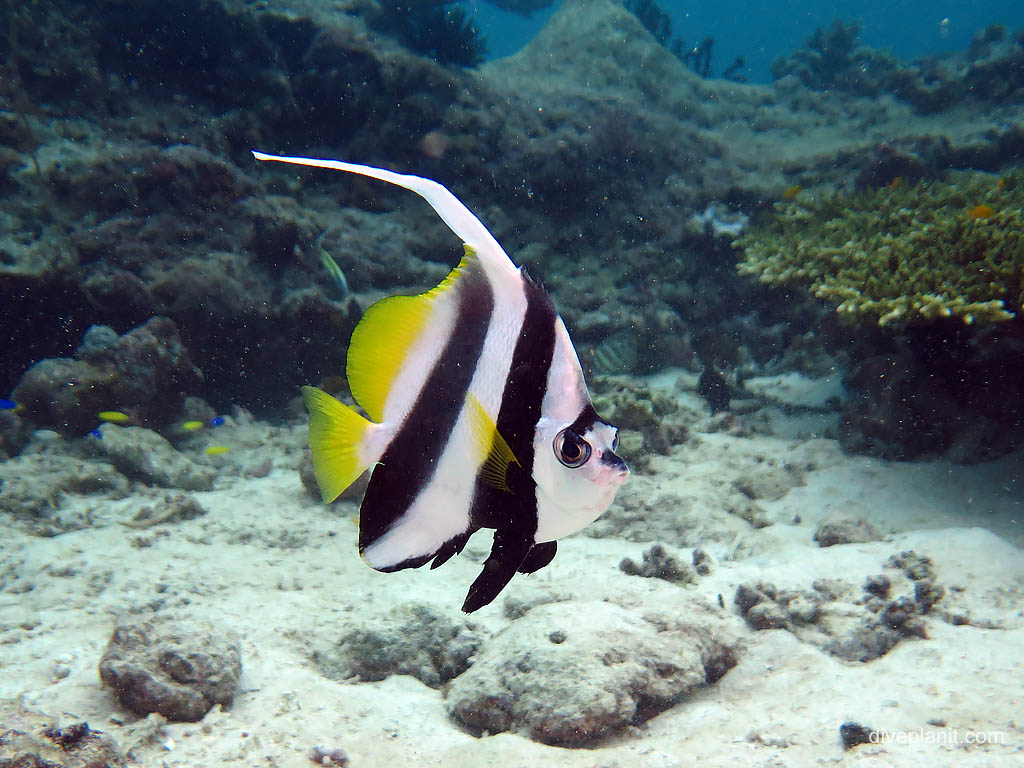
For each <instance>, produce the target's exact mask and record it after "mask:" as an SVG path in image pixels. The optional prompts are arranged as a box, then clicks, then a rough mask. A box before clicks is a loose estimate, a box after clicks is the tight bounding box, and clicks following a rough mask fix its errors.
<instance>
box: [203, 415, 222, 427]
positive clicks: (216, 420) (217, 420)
mask: <svg viewBox="0 0 1024 768" xmlns="http://www.w3.org/2000/svg"><path fill="white" fill-rule="evenodd" d="M224 421H225V419H224V417H223V416H214V417H213V418H212V419H210V420H209V421H208V422H207V423H208V424H209V425H210V426H211V427H219V426H221V425H223V424H224Z"/></svg>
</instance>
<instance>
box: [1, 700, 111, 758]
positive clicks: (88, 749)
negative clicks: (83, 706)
mask: <svg viewBox="0 0 1024 768" xmlns="http://www.w3.org/2000/svg"><path fill="white" fill-rule="evenodd" d="M61 715H62V716H63V715H64V713H61ZM58 720H59V718H58V717H56V716H53V715H47V714H42V713H39V712H33V711H29V710H27V709H26V708H25V707H24V705H19V704H15V702H13V701H2V700H0V767H2V768H99V767H100V766H102V767H103V768H123V766H124V765H126V762H125V756H124V754H123V753H122V752H121V750H120V749H119V748H118V745H117V744H116V742H115V741H114V740H113V739H112V738H111V737H110V736H108V735H107V734H105V733H103V732H102V731H99V730H96V729H95V728H92V727H90V726H89V723H87V722H81V721H80V722H74V723H68V724H66V725H64V726H63V727H58V726H57V725H56V723H57V722H58Z"/></svg>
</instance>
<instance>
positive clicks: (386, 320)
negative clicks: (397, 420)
mask: <svg viewBox="0 0 1024 768" xmlns="http://www.w3.org/2000/svg"><path fill="white" fill-rule="evenodd" d="M475 255H476V254H474V252H473V250H472V249H471V248H470V247H469V246H468V245H467V246H466V255H465V256H463V258H462V261H460V262H459V265H458V266H457V267H455V269H453V270H452V271H451V272H449V273H448V275H447V277H445V279H444V280H442V281H441V282H440V283H439V284H438V285H437V286H436V287H434V288H431V289H430V290H429V291H427V292H426V293H422V294H420V295H419V296H391V297H389V298H386V299H381V300H380V301H378V302H377V303H376V304H373V305H372V306H371V307H370V308H369V309H368V310H366V313H365V314H364V315H363V317H362V319H361V320H360V321H359V324H358V325H357V326H356V328H355V330H354V331H353V332H352V340H351V341H350V342H349V345H348V359H347V362H346V375H347V376H348V386H349V389H351V390H352V397H354V398H355V400H356V402H357V403H359V405H360V406H361V407H362V409H363V410H364V411H366V413H367V414H369V416H370V418H371V419H373V420H374V421H376V422H380V421H383V420H384V403H386V402H387V399H388V393H389V392H391V387H392V385H393V384H394V382H395V379H396V378H397V377H398V373H399V371H400V370H401V369H402V363H403V362H404V361H405V358H406V355H408V354H409V350H410V349H411V348H412V346H413V344H415V343H416V339H418V338H419V337H420V334H422V333H423V329H424V326H425V325H426V324H427V322H428V321H429V319H430V314H431V303H432V302H433V301H435V300H437V299H438V298H440V297H441V296H442V295H444V293H445V292H446V291H448V290H449V289H450V288H451V287H452V286H453V285H454V284H455V281H456V280H457V279H458V277H459V274H460V272H461V271H462V270H464V269H465V268H466V266H467V265H468V263H469V262H470V260H471V259H473V258H474V257H475Z"/></svg>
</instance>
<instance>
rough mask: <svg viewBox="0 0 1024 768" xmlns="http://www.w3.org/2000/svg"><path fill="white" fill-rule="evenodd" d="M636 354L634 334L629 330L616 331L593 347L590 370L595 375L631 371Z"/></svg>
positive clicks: (634, 364)
mask: <svg viewBox="0 0 1024 768" xmlns="http://www.w3.org/2000/svg"><path fill="white" fill-rule="evenodd" d="M638 356H639V350H638V349H637V340H636V334H635V333H633V332H632V331H629V330H625V331H617V332H616V333H613V334H612V335H611V336H609V337H608V338H606V339H605V340H604V341H602V342H601V343H600V344H598V345H597V346H596V347H594V352H593V365H592V366H591V372H592V373H594V374H595V375H600V374H605V375H615V374H629V373H632V372H633V370H634V369H635V368H636V364H637V359H638Z"/></svg>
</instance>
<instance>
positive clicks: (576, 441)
mask: <svg viewBox="0 0 1024 768" xmlns="http://www.w3.org/2000/svg"><path fill="white" fill-rule="evenodd" d="M554 449H555V456H556V457H557V458H558V460H559V461H560V462H562V464H564V465H565V466H567V467H568V468H569V469H579V468H580V467H582V466H583V465H584V464H586V463H587V459H589V458H590V452H591V450H590V443H588V442H587V441H586V440H584V439H583V438H582V437H580V436H579V435H577V434H576V433H575V432H573V431H572V430H571V429H569V428H568V427H566V428H565V429H563V430H562V431H561V432H559V433H558V434H557V435H555V442H554Z"/></svg>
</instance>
